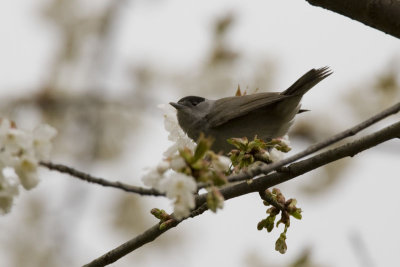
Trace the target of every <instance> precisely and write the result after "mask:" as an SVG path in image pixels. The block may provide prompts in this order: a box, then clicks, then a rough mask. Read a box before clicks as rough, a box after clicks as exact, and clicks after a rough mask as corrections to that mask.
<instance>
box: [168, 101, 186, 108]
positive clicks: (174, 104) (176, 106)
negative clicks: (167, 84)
mask: <svg viewBox="0 0 400 267" xmlns="http://www.w3.org/2000/svg"><path fill="white" fill-rule="evenodd" d="M169 104H170V105H171V106H173V107H174V108H176V109H177V110H180V109H182V108H183V107H184V105H182V104H179V103H175V102H169Z"/></svg>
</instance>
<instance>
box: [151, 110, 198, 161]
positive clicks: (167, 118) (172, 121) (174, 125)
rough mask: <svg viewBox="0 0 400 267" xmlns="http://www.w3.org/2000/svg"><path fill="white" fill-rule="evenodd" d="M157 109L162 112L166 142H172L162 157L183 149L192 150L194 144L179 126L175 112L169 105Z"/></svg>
mask: <svg viewBox="0 0 400 267" xmlns="http://www.w3.org/2000/svg"><path fill="white" fill-rule="evenodd" d="M158 107H159V108H160V109H161V110H162V111H163V115H164V127H165V130H167V132H168V133H169V135H168V140H170V141H172V142H174V144H172V145H171V146H170V147H169V148H168V149H167V151H165V152H164V156H165V157H170V156H172V155H174V154H176V153H177V152H178V150H179V149H183V148H184V147H187V148H189V149H191V150H194V148H195V147H196V144H195V142H193V140H192V139H190V138H189V137H188V136H187V134H186V133H185V132H184V131H183V130H182V128H181V127H180V126H179V123H178V119H177V117H176V110H175V109H174V108H173V107H171V106H170V105H166V104H161V105H159V106H158Z"/></svg>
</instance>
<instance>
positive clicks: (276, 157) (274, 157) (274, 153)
mask: <svg viewBox="0 0 400 267" xmlns="http://www.w3.org/2000/svg"><path fill="white" fill-rule="evenodd" d="M280 141H281V142H282V143H283V144H285V145H286V146H287V147H290V140H289V136H288V135H285V136H283V137H282V138H281V139H280ZM285 155H286V153H284V152H282V151H279V150H278V149H276V148H272V149H271V150H270V151H269V159H270V160H271V161H272V162H276V161H280V160H282V159H284V158H285Z"/></svg>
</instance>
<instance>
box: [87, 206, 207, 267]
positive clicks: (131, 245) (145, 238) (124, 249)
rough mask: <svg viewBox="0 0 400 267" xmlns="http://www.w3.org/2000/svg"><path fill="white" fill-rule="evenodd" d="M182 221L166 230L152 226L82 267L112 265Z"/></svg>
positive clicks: (194, 213) (202, 209) (199, 210)
mask: <svg viewBox="0 0 400 267" xmlns="http://www.w3.org/2000/svg"><path fill="white" fill-rule="evenodd" d="M207 209H208V208H207V205H206V204H205V203H204V204H203V205H201V206H200V207H198V208H197V209H195V210H193V211H192V212H191V213H190V215H189V217H188V218H193V217H196V216H198V215H200V214H202V213H203V212H205V211H206V210H207ZM188 218H184V219H183V220H186V219H188ZM183 220H180V221H177V220H174V222H173V223H172V224H170V225H169V227H168V228H165V229H162V230H161V229H160V224H159V223H157V224H156V225H154V226H152V227H151V228H149V229H147V230H146V231H145V232H143V233H142V234H140V235H138V236H137V237H135V238H133V239H131V240H129V241H128V242H125V243H124V244H122V245H120V246H118V247H117V248H115V249H113V250H111V251H109V252H107V253H106V254H104V255H103V256H101V257H99V258H97V259H95V260H93V261H92V262H90V263H88V264H86V265H84V266H83V267H98V266H105V265H108V264H110V263H113V262H115V261H117V260H118V259H120V258H122V257H123V256H125V255H127V254H128V253H130V252H132V251H134V250H135V249H137V248H140V247H141V246H143V245H144V244H146V243H149V242H151V241H153V240H154V239H156V238H157V237H159V236H160V235H162V234H163V233H165V232H166V231H168V230H169V229H172V228H174V227H176V226H177V225H178V224H180V223H181V222H182V221H183Z"/></svg>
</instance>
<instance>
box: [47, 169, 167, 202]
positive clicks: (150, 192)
mask: <svg viewBox="0 0 400 267" xmlns="http://www.w3.org/2000/svg"><path fill="white" fill-rule="evenodd" d="M40 165H42V166H44V167H46V168H48V169H50V170H53V171H58V172H62V173H67V174H69V175H71V176H72V177H75V178H78V179H81V180H84V181H86V182H89V183H94V184H99V185H102V186H109V187H114V188H118V189H121V190H124V191H126V192H130V193H136V194H139V195H146V196H165V194H163V193H160V192H158V191H157V190H155V189H147V188H143V187H139V186H133V185H128V184H125V183H121V182H118V181H116V182H110V181H107V180H105V179H102V178H98V177H94V176H92V175H90V174H87V173H84V172H81V171H78V170H76V169H74V168H71V167H68V166H65V165H62V164H55V163H51V162H43V161H41V162H40Z"/></svg>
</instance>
